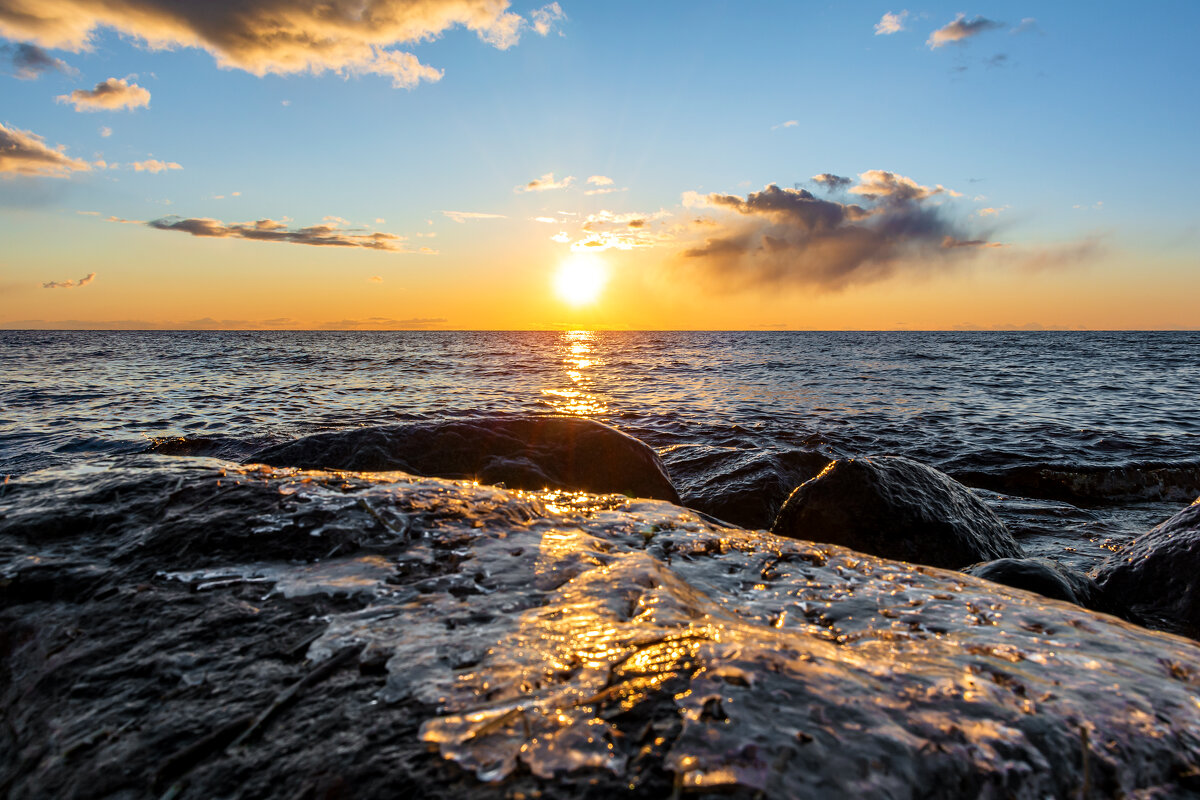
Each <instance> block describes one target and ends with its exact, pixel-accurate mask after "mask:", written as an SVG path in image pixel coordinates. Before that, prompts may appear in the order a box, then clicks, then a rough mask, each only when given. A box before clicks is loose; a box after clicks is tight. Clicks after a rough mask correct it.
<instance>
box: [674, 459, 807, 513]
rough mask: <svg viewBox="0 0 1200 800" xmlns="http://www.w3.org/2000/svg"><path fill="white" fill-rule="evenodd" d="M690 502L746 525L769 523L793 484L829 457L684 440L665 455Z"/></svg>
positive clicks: (684, 497)
mask: <svg viewBox="0 0 1200 800" xmlns="http://www.w3.org/2000/svg"><path fill="white" fill-rule="evenodd" d="M663 458H664V460H665V461H666V462H667V464H668V467H669V469H670V471H671V476H672V478H673V479H674V481H675V485H676V486H677V487H678V489H679V494H680V496H682V497H683V502H684V504H685V505H686V506H688V508H695V509H697V510H699V511H703V512H705V513H707V514H712V515H713V516H714V517H717V518H718V519H723V520H727V521H728V522H732V523H734V524H735V525H741V526H742V527H744V528H769V527H770V526H771V521H772V520H773V519H775V515H776V514H778V513H779V508H780V506H782V505H783V501H784V500H786V499H787V497H788V495H789V494H791V492H792V489H794V488H796V487H797V486H799V485H800V484H801V483H804V482H805V481H807V480H808V479H809V478H812V477H813V476H814V475H816V474H817V473H819V472H820V471H821V470H822V469H823V468H824V467H825V465H826V464H828V463H829V458H828V457H827V456H824V455H822V454H820V453H814V452H809V451H804V450H798V449H772V448H761V449H760V448H756V447H750V448H747V447H717V446H713V445H681V446H678V447H675V448H673V449H672V450H671V451H670V452H669V453H667V454H665V455H664V456H663Z"/></svg>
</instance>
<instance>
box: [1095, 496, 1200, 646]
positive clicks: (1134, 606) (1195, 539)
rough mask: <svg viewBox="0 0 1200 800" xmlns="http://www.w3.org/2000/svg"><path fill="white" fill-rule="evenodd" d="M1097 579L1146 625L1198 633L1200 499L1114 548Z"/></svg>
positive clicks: (1103, 587) (1103, 589)
mask: <svg viewBox="0 0 1200 800" xmlns="http://www.w3.org/2000/svg"><path fill="white" fill-rule="evenodd" d="M1096 583H1097V584H1099V585H1100V588H1101V590H1102V591H1103V592H1104V594H1105V595H1107V596H1109V597H1112V598H1120V600H1121V602H1123V603H1126V604H1127V605H1128V606H1129V608H1130V609H1131V610H1132V611H1133V612H1134V613H1135V614H1137V615H1138V616H1139V617H1141V618H1143V619H1145V620H1146V621H1147V623H1148V624H1153V625H1154V626H1155V627H1157V628H1161V629H1163V630H1169V631H1174V632H1176V633H1180V634H1183V635H1185V636H1190V637H1192V638H1197V637H1200V498H1197V499H1196V501H1195V502H1194V503H1192V504H1191V505H1190V506H1188V507H1187V508H1185V509H1183V510H1182V511H1180V512H1179V513H1178V514H1176V515H1175V516H1173V517H1171V518H1170V519H1169V520H1167V521H1166V522H1164V523H1163V524H1161V525H1159V526H1157V527H1155V528H1154V529H1153V530H1151V531H1149V532H1147V533H1144V534H1142V535H1141V536H1139V537H1138V538H1136V539H1134V540H1133V541H1132V542H1130V543H1129V544H1127V545H1126V546H1125V547H1123V548H1122V549H1121V550H1119V551H1117V552H1116V553H1113V554H1112V556H1110V557H1109V558H1108V559H1107V560H1106V561H1104V562H1103V563H1102V564H1101V565H1100V567H1099V568H1098V569H1097V570H1096Z"/></svg>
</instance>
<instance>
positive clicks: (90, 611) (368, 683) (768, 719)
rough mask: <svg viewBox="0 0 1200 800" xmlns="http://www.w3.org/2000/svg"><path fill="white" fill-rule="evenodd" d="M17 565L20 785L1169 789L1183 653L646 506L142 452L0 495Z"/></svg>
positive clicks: (1180, 787) (2, 697)
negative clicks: (71, 578) (25, 579)
mask: <svg viewBox="0 0 1200 800" xmlns="http://www.w3.org/2000/svg"><path fill="white" fill-rule="evenodd" d="M104 508H108V509H109V511H108V512H107V513H101V511H102V510H103V509H104ZM53 520H67V522H57V523H56V522H53ZM218 529H220V530H218ZM205 531H209V534H208V536H207V537H204V536H203V534H204V532H205ZM198 537H199V539H200V540H199V541H196V542H195V543H193V541H194V540H197V539H198ZM305 538H307V539H310V540H312V542H313V544H312V545H310V546H309V547H308V548H307V549H304V550H296V549H295V548H297V547H298V546H299V543H300V542H301V541H303V540H304V539H305ZM172 545H173V546H172ZM326 548H327V549H326ZM347 548H356V552H355V553H353V554H348V553H347V552H345V551H346V549H347ZM289 549H290V550H292V552H291V554H289V555H285V554H286V553H288V551H289ZM322 550H324V552H322ZM39 559H40V560H42V561H43V562H44V563H47V564H54V565H57V567H55V568H56V569H60V570H61V571H62V574H64V575H65V574H68V573H70V574H74V575H78V576H85V577H84V579H83V580H82V582H81V583H80V586H81V587H84V586H85V585H86V587H85V588H84V589H83V590H82V591H78V592H75V591H72V592H68V593H66V594H64V595H58V594H55V593H53V592H49V593H48V592H42V591H34V592H28V593H24V594H22V595H21V596H20V597H19V598H16V599H15V600H14V602H12V603H8V604H5V605H4V606H0V716H2V717H3V719H4V720H5V721H6V723H8V724H6V725H3V726H0V787H2V788H3V793H4V794H5V795H6V796H11V797H14V798H32V797H77V798H92V797H97V798H98V797H108V796H120V797H126V798H141V797H161V796H163V795H170V796H178V797H181V798H189V797H234V796H238V797H326V796H334V797H336V796H350V795H353V796H356V797H394V796H412V797H428V798H445V799H447V800H449V799H450V798H462V797H464V796H469V797H472V798H475V797H478V798H486V799H487V800H492V799H493V798H495V800H499V798H511V797H515V796H518V795H524V796H526V797H538V796H541V797H616V796H621V797H645V798H651V797H653V798H661V797H667V796H671V795H672V793H679V792H687V793H691V794H697V795H706V796H707V795H715V794H718V793H719V794H721V795H724V796H728V795H732V796H735V797H745V798H750V797H755V796H766V797H823V798H824V797H830V798H843V797H844V798H850V797H896V798H900V797H913V796H921V797H929V798H958V797H964V796H966V797H1009V796H1011V797H1074V796H1078V795H1079V793H1080V789H1081V787H1087V788H1088V790H1089V792H1090V795H1091V796H1095V797H1119V796H1124V797H1174V796H1187V795H1188V793H1189V792H1190V791H1193V790H1194V785H1193V784H1192V783H1190V782H1192V781H1194V777H1193V776H1194V775H1195V773H1196V769H1195V767H1196V753H1197V752H1200V707H1198V706H1197V704H1196V702H1195V697H1196V695H1197V692H1198V691H1200V645H1197V644H1196V643H1194V642H1189V641H1186V640H1183V639H1180V638H1178V637H1173V636H1168V635H1163V634H1157V633H1154V632H1151V631H1147V630H1144V629H1141V628H1137V627H1135V626H1132V625H1128V624H1126V623H1123V622H1121V621H1120V620H1117V619H1114V618H1112V617H1109V616H1104V615H1097V614H1093V613H1091V612H1088V611H1086V610H1084V609H1082V608H1076V607H1072V606H1068V605H1066V604H1064V603H1059V602H1051V601H1046V600H1044V599H1043V598H1040V597H1038V596H1037V595H1034V594H1030V593H1028V592H1016V591H1011V590H1009V589H1007V588H1005V587H1003V586H1000V585H997V584H994V583H990V582H988V581H984V580H980V579H978V578H975V577H972V576H969V575H964V574H962V573H955V572H947V571H943V570H939V569H935V568H931V567H923V566H917V565H913V564H907V563H901V562H896V561H888V560H885V559H881V558H876V557H873V556H869V555H864V554H862V553H857V552H854V551H851V550H847V549H845V548H841V547H837V546H833V545H818V544H814V543H812V542H806V541H798V540H793V539H786V538H781V537H777V536H773V535H771V534H769V533H765V532H761V531H747V530H741V529H735V528H727V527H723V526H720V525H715V524H711V523H708V522H706V521H704V520H703V519H702V518H700V517H699V516H697V515H696V514H695V513H693V512H691V511H688V510H686V509H681V508H679V507H677V506H672V505H670V504H667V503H663V502H655V501H648V500H632V499H626V498H622V497H619V496H615V495H606V496H593V495H575V496H571V497H568V498H566V499H564V496H563V495H562V493H525V494H516V493H513V492H508V491H505V490H502V489H498V488H496V487H491V486H477V485H473V484H470V483H452V482H448V481H444V480H436V479H431V478H418V477H413V476H411V475H404V474H400V473H324V472H302V471H298V470H294V469H270V468H248V467H238V466H236V465H233V464H227V463H223V462H216V461H212V460H209V459H192V458H168V457H141V458H136V459H122V460H116V461H111V462H107V463H106V464H104V465H96V466H94V467H90V468H72V469H69V470H53V471H46V472H41V473H36V474H31V475H27V476H24V477H22V478H20V479H18V480H15V481H13V482H12V483H11V484H10V486H9V489H8V491H7V492H6V493H5V494H4V495H3V496H0V576H12V575H16V574H23V573H24V571H26V570H28V569H30V568H31V564H35V563H39V562H38V560H39ZM85 570H86V575H85ZM95 581H100V582H101V583H102V584H105V585H104V586H96V585H93V584H94V583H95ZM30 585H31V586H33V585H34V584H32V583H31V584H30ZM1114 654H1116V655H1114Z"/></svg>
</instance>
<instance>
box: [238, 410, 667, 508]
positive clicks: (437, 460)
mask: <svg viewBox="0 0 1200 800" xmlns="http://www.w3.org/2000/svg"><path fill="white" fill-rule="evenodd" d="M246 460H247V461H248V462H252V463H261V464H269V465H271V466H276V467H302V468H306V469H345V470H357V471H370V472H374V471H381V470H401V471H404V472H409V473H412V474H414V475H428V476H433V477H438V478H465V479H468V480H477V481H479V482H480V483H497V484H498V483H503V484H504V485H506V486H508V487H510V488H513V489H534V490H536V489H572V490H582V491H587V492H598V493H608V492H612V493H618V494H628V495H632V496H634V497H650V498H654V499H656V500H669V501H671V502H673V503H677V502H679V495H678V494H677V493H676V491H675V487H674V486H673V485H672V484H671V480H670V478H668V477H667V472H666V469H665V468H664V467H663V464H662V461H660V460H659V458H658V455H657V454H656V453H655V452H654V450H652V449H651V448H650V447H649V446H648V445H646V444H645V443H644V442H641V441H638V440H637V439H635V438H633V437H632V436H627V435H625V434H624V433H621V432H620V431H619V430H617V429H616V428H613V427H610V426H608V425H604V424H602V423H599V422H596V421H594V420H590V419H582V418H576V417H482V418H478V419H467V420H453V421H439V422H414V423H410V424H407V425H394V426H385V427H375V428H358V429H355V430H348V431H335V432H331V433H319V434H315V435H313V436H306V437H304V438H302V439H297V440H296V441H293V442H288V443H286V444H281V445H276V446H274V447H268V448H266V449H264V450H260V451H258V452H256V453H254V454H252V455H251V456H250V457H249V458H248V459H246Z"/></svg>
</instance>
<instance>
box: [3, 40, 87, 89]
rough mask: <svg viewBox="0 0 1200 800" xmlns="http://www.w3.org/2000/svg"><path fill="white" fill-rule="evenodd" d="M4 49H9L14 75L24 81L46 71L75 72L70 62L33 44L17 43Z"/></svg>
mask: <svg viewBox="0 0 1200 800" xmlns="http://www.w3.org/2000/svg"><path fill="white" fill-rule="evenodd" d="M5 49H7V50H11V52H12V54H13V55H12V61H13V68H14V69H15V70H16V76H17V77H18V78H20V79H21V80H24V81H32V80H35V79H37V78H39V77H41V76H42V75H43V74H45V73H47V72H63V73H66V74H68V75H73V74H75V72H76V70H75V68H74V67H72V66H71V65H70V64H68V63H67V62H65V61H63V60H62V59H61V58H55V57H54V56H52V55H50V54H49V53H47V52H46V51H45V50H43V49H42V48H40V47H38V46H37V45H35V44H18V45H15V46H13V47H11V48H5ZM0 52H3V51H2V50H0Z"/></svg>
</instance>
